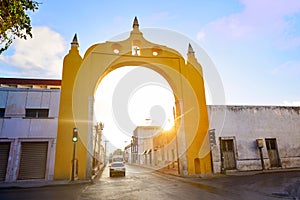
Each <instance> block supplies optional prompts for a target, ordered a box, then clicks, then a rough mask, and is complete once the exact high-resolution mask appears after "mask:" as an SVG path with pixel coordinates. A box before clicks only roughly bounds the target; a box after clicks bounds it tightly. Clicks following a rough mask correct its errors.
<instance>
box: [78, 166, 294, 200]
mask: <svg viewBox="0 0 300 200" xmlns="http://www.w3.org/2000/svg"><path fill="white" fill-rule="evenodd" d="M108 174H109V173H108V169H107V168H106V169H105V170H104V171H103V174H102V176H101V178H100V179H99V180H98V181H96V182H95V184H93V185H89V186H87V187H86V188H85V189H84V190H83V191H82V193H81V195H80V197H79V199H80V200H86V199H122V200H127V199H128V200H129V199H130V200H134V199H139V200H140V199H144V200H147V199H151V200H153V199H164V200H168V199H176V200H181V199H182V200H186V199H189V200H192V199H216V200H218V199H223V200H224V199H230V200H231V199H233V200H234V199H237V200H241V199H249V200H250V199H251V200H253V199H263V200H268V199H293V198H292V197H291V196H289V195H288V194H287V192H286V188H287V187H289V186H290V185H292V186H293V189H295V186H294V185H295V184H298V183H300V182H299V181H300V172H286V173H273V174H257V175H249V176H225V177H224V176H219V177H214V178H204V179H203V178H181V177H175V176H171V175H165V174H160V173H157V172H153V171H151V170H149V169H145V168H141V167H135V166H127V175H126V177H114V178H110V177H109V176H108ZM297 187H298V186H296V189H298V190H300V187H298V188H297ZM299 192H300V191H299ZM294 193H295V192H294ZM296 195H297V194H296Z"/></svg>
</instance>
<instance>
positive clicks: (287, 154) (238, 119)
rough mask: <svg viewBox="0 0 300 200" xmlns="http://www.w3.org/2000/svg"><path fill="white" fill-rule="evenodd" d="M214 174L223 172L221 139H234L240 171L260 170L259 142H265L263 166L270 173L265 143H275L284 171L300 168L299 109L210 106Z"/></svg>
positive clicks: (237, 164) (237, 166)
mask: <svg viewBox="0 0 300 200" xmlns="http://www.w3.org/2000/svg"><path fill="white" fill-rule="evenodd" d="M208 109H209V119H210V129H215V138H216V145H212V146H211V148H212V155H213V163H214V172H216V173H218V172H221V157H220V138H223V139H226V138H227V139H233V141H234V151H235V159H236V169H237V170H261V169H262V165H261V160H260V154H259V150H258V147H257V143H256V139H263V141H264V147H263V148H262V153H263V158H264V164H265V168H266V169H270V159H269V155H268V151H267V148H266V143H265V139H276V142H277V148H278V155H279V159H280V162H281V163H280V164H281V167H282V168H293V167H300V142H299V141H300V107H281V106H208Z"/></svg>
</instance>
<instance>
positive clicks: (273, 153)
mask: <svg viewBox="0 0 300 200" xmlns="http://www.w3.org/2000/svg"><path fill="white" fill-rule="evenodd" d="M265 141H266V147H267V151H268V155H269V159H270V165H271V167H281V164H280V159H279V154H278V148H277V142H276V138H270V139H265Z"/></svg>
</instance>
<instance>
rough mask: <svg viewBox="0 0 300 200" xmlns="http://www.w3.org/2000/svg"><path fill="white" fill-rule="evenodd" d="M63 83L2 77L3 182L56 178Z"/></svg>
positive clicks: (0, 132)
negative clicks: (57, 139) (61, 87)
mask: <svg viewBox="0 0 300 200" xmlns="http://www.w3.org/2000/svg"><path fill="white" fill-rule="evenodd" d="M60 84H61V81H60V80H44V79H43V80H38V79H9V78H0V181H6V182H9V181H20V180H27V179H42V180H52V179H53V174H54V160H55V149H56V146H55V145H56V136H57V122H58V112H59V99H60V90H59V89H60Z"/></svg>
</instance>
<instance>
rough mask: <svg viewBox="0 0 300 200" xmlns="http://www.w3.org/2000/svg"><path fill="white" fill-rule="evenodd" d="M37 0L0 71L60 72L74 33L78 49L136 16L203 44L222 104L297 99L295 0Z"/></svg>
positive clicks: (299, 45) (299, 47)
mask: <svg viewBox="0 0 300 200" xmlns="http://www.w3.org/2000/svg"><path fill="white" fill-rule="evenodd" d="M39 2H41V3H42V4H41V5H40V6H39V9H38V11H36V12H34V13H30V16H31V19H32V25H33V34H34V38H33V39H30V40H27V41H23V40H16V41H15V42H14V43H13V45H12V46H11V47H10V48H9V50H8V51H6V52H5V53H3V54H2V55H1V56H0V75H1V76H2V77H36V78H61V69H62V59H63V57H64V56H65V55H66V54H67V53H68V50H69V48H70V42H71V40H72V38H73V36H74V34H75V33H77V34H78V40H79V44H80V53H81V55H82V56H83V54H84V52H85V51H86V50H87V48H88V47H90V46H91V45H93V44H95V43H99V42H105V41H107V40H109V39H110V38H112V37H113V36H115V35H118V34H120V33H123V32H128V31H131V28H132V22H133V19H134V17H135V16H137V17H138V20H139V23H140V28H141V29H142V28H160V29H168V30H172V31H175V32H178V33H180V34H183V35H185V36H187V37H188V38H190V39H191V40H193V41H194V42H195V43H196V44H197V45H199V46H200V47H202V48H203V49H204V50H205V51H206V53H207V54H208V55H209V57H210V58H211V60H212V61H213V62H214V64H215V67H216V69H217V70H218V73H219V75H220V77H221V80H222V83H223V86H224V90H225V96H226V104H231V105H232V104H233V105H236V104H238V105H241V104H242V105H289V106H290V105H296V106H300V1H299V0H226V1H224V0H211V1H208V0H205V1H204V0H199V1H194V0H186V1H179V0H174V1H158V0H152V1H141V0H140V1H129V0H128V1H121V0H116V1H104V0H102V1H99V0H87V1H82V0H81V1H78V0H72V1H67V0H63V1H58V0H51V1H39ZM154 42H155V41H154ZM197 53H199V52H196V55H197ZM203 70H204V72H205V71H206V70H207V69H205V67H204V69H203ZM117 77H118V76H117ZM212 92H213V91H212Z"/></svg>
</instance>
